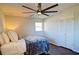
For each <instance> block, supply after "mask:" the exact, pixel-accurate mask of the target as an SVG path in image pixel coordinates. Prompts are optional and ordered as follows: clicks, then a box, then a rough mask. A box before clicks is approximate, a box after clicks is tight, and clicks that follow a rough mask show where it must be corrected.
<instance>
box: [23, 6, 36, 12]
mask: <svg viewBox="0 0 79 59" xmlns="http://www.w3.org/2000/svg"><path fill="white" fill-rule="evenodd" d="M22 7H24V8H27V9H30V10H32V11H35V12H36V10H34V9H32V8H29V7H27V6H24V5H22Z"/></svg>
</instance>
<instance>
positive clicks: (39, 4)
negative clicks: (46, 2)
mask: <svg viewBox="0 0 79 59" xmlns="http://www.w3.org/2000/svg"><path fill="white" fill-rule="evenodd" d="M38 11H41V3H38Z"/></svg>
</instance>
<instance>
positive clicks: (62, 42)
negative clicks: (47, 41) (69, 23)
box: [58, 19, 66, 47]
mask: <svg viewBox="0 0 79 59" xmlns="http://www.w3.org/2000/svg"><path fill="white" fill-rule="evenodd" d="M58 26H59V27H58V37H59V38H58V39H59V43H60V46H63V47H66V31H65V29H66V23H65V20H64V19H60V20H59V25H58Z"/></svg>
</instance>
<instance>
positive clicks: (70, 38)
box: [66, 17, 74, 49]
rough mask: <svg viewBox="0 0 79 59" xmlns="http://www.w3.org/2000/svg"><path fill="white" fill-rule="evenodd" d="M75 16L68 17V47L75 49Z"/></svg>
mask: <svg viewBox="0 0 79 59" xmlns="http://www.w3.org/2000/svg"><path fill="white" fill-rule="evenodd" d="M73 24H74V20H73V17H70V18H68V19H66V48H69V49H73V29H74V28H73Z"/></svg>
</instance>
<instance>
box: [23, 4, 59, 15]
mask: <svg viewBox="0 0 79 59" xmlns="http://www.w3.org/2000/svg"><path fill="white" fill-rule="evenodd" d="M56 6H58V4H55V5H52V6H50V7H47V8H45V9H43V10H42V9H41V3H38V6H37V7H38V10H34V9H32V8H30V7H27V6H25V5H22V7H24V8H27V9H30V10H32V11H33V12H24V13H37V14H38V15H40V14H43V15H46V16H49V15H48V14H46V13H55V12H58V11H47V10H49V9H51V8H54V7H56Z"/></svg>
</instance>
